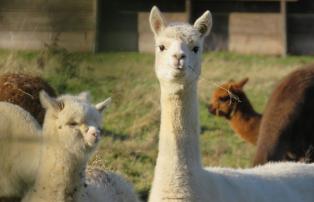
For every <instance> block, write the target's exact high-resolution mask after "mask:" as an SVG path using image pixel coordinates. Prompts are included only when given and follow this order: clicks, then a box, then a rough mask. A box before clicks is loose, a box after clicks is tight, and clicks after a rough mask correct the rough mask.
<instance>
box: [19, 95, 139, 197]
mask: <svg viewBox="0 0 314 202" xmlns="http://www.w3.org/2000/svg"><path fill="white" fill-rule="evenodd" d="M40 101H41V103H42V105H43V107H44V108H45V109H46V110H47V111H46V116H45V121H44V125H43V131H42V136H43V142H42V145H43V146H42V151H41V158H40V163H39V168H38V174H37V176H36V180H35V185H34V186H33V187H32V189H31V190H30V191H28V193H27V194H26V196H25V197H24V199H23V200H22V201H23V202H72V201H73V202H89V201H93V202H101V201H119V202H120V201H137V198H136V195H135V194H134V193H133V190H132V187H131V186H130V185H129V184H127V183H126V182H125V181H124V180H122V179H121V178H120V177H118V176H116V175H114V174H112V173H105V172H103V171H99V170H92V171H91V172H89V175H88V177H87V179H86V178H85V168H86V165H87V161H88V159H89V156H90V154H91V153H92V152H93V150H94V149H95V148H96V146H97V143H98V140H99V138H100V128H101V125H102V118H101V112H102V111H103V110H104V109H105V108H106V106H107V105H108V103H109V102H110V100H105V101H104V102H102V103H99V104H97V105H96V106H95V107H93V106H92V105H91V104H90V103H89V101H88V99H87V98H86V96H80V97H75V96H69V95H66V96H62V97H60V98H58V99H54V98H51V97H49V96H48V95H47V94H46V93H44V92H42V93H41V94H40Z"/></svg>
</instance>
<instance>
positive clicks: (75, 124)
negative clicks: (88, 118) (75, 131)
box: [68, 121, 79, 127]
mask: <svg viewBox="0 0 314 202" xmlns="http://www.w3.org/2000/svg"><path fill="white" fill-rule="evenodd" d="M68 125H69V126H71V127H74V126H77V125H79V123H78V122H75V121H70V122H69V123H68Z"/></svg>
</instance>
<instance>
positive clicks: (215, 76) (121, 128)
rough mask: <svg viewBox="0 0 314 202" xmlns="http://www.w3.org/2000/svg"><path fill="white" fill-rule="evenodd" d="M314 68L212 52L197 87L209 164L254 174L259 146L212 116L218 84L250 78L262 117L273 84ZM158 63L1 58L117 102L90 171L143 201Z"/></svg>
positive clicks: (3, 63) (125, 56) (153, 139)
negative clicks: (126, 184) (117, 177)
mask: <svg viewBox="0 0 314 202" xmlns="http://www.w3.org/2000/svg"><path fill="white" fill-rule="evenodd" d="M313 61H314V57H291V56H290V57H287V58H278V57H269V56H247V55H239V54H235V53H219V52H214V53H206V54H205V55H204V58H203V72H202V76H201V78H200V82H199V97H200V116H201V127H202V133H201V141H200V142H201V150H202V160H203V164H204V165H206V166H209V165H210V166H230V167H248V166H250V160H251V158H252V156H253V155H254V147H253V146H251V145H249V144H247V143H245V142H243V141H242V140H241V139H240V138H239V137H238V136H236V135H235V134H234V132H233V131H232V130H231V129H230V127H229V125H228V123H227V122H226V121H225V120H224V119H222V118H219V117H213V116H212V115H209V114H208V112H207V107H206V105H207V103H208V98H209V97H210V93H211V92H212V90H213V89H214V88H216V85H217V84H221V83H223V82H225V81H227V80H229V79H236V80H238V79H241V78H243V77H249V78H250V82H249V83H248V84H247V85H246V87H245V90H246V92H247V94H248V97H249V98H250V100H251V101H252V103H253V105H254V107H255V108H256V110H257V111H260V112H262V111H263V108H264V106H265V103H266V101H267V98H268V96H269V94H270V93H271V91H272V89H273V88H274V86H275V84H276V83H277V82H278V81H279V80H280V79H281V78H282V77H283V76H284V75H286V74H288V73H289V72H290V71H292V70H293V69H295V68H297V67H299V66H302V65H304V64H307V63H310V62H313ZM41 62H44V64H41ZM153 63H154V56H153V55H152V54H139V53H104V54H83V53H76V54H70V53H67V52H62V51H60V52H57V53H53V54H51V53H49V52H48V53H47V52H45V51H43V52H8V51H0V72H29V73H32V74H37V75H42V76H43V77H44V78H45V79H47V80H48V81H49V82H50V83H51V84H52V85H53V86H54V87H55V88H56V89H57V90H58V92H59V93H65V92H68V93H78V92H80V91H84V90H89V91H90V92H91V93H92V95H93V97H94V101H95V102H97V101H100V100H101V99H103V98H105V97H109V96H112V98H113V105H112V106H111V107H110V109H109V110H108V111H107V112H106V113H105V121H104V128H105V129H106V131H107V133H108V136H107V137H106V138H104V140H103V141H102V142H101V146H100V148H99V150H98V151H97V153H96V154H95V156H94V157H93V159H92V160H91V162H90V164H91V165H92V166H97V167H101V168H105V169H108V170H113V171H115V172H119V173H121V174H122V175H123V176H125V177H126V178H127V179H129V180H130V181H131V182H132V183H133V184H134V185H135V188H136V190H137V192H138V193H139V194H140V195H141V197H142V198H144V199H145V198H146V197H147V194H148V191H149V189H150V184H151V182H152V177H153V168H154V165H155V159H156V156H157V145H158V130H159V115H160V104H159V85H158V82H157V79H156V78H155V75H154V67H153Z"/></svg>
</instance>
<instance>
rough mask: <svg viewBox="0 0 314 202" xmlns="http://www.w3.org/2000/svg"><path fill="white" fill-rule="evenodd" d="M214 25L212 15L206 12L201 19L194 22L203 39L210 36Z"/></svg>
mask: <svg viewBox="0 0 314 202" xmlns="http://www.w3.org/2000/svg"><path fill="white" fill-rule="evenodd" d="M212 25H213V20H212V14H211V13H210V11H206V12H205V13H204V14H203V15H202V16H201V17H199V18H198V19H197V20H196V21H195V22H194V27H195V28H196V29H197V30H198V31H199V32H200V33H201V36H202V37H205V36H207V35H208V34H209V32H210V30H211V28H212Z"/></svg>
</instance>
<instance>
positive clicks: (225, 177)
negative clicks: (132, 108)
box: [149, 7, 314, 202]
mask: <svg viewBox="0 0 314 202" xmlns="http://www.w3.org/2000/svg"><path fill="white" fill-rule="evenodd" d="M150 24H151V28H152V31H153V33H154V35H155V42H156V61H155V72H156V76H157V78H158V80H159V83H160V89H161V98H160V100H161V124H160V133H159V150H158V157H157V162H156V167H155V173H154V180H153V185H152V189H151V193H150V197H149V201H151V202H160V201H166V202H167V201H169V202H173V201H181V202H192V201H193V202H204V201H215V202H252V201H254V202H269V201H276V202H296V201H302V202H312V201H313V198H314V192H313V187H314V172H313V170H314V165H313V164H303V163H274V164H267V165H265V166H261V167H257V168H253V169H246V170H236V169H226V168H208V169H203V168H202V164H201V158H200V152H199V142H198V138H199V133H200V127H199V115H198V100H197V82H198V78H199V75H200V72H201V53H202V45H203V42H204V38H205V37H206V36H207V35H208V34H209V32H210V29H211V26H212V18H211V15H210V13H209V11H207V12H205V13H204V14H203V15H202V16H201V17H200V18H198V19H197V20H196V22H195V23H194V25H193V26H191V25H188V24H183V23H177V24H170V25H168V26H167V24H166V22H165V20H164V18H163V17H162V15H161V13H160V11H159V10H158V8H157V7H153V9H152V11H151V14H150Z"/></svg>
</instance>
